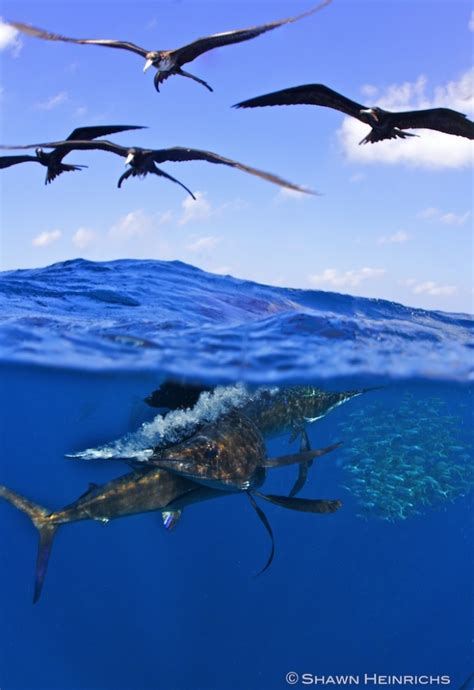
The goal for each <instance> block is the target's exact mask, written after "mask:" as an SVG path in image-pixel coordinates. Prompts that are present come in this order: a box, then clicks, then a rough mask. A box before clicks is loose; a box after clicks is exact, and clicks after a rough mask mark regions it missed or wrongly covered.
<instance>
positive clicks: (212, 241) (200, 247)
mask: <svg viewBox="0 0 474 690" xmlns="http://www.w3.org/2000/svg"><path fill="white" fill-rule="evenodd" d="M221 241H222V238H221V237H217V236H216V235H208V236H207V237H198V238H197V239H195V240H193V241H192V242H190V243H189V244H187V245H186V249H187V250H188V251H190V252H196V253H199V252H203V251H211V250H212V249H215V248H216V247H217V245H218V244H219V242H221Z"/></svg>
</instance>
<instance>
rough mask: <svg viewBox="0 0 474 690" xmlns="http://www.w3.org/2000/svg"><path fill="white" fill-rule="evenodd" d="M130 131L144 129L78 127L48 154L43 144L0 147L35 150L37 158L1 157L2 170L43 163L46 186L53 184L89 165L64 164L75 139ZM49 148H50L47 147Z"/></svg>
mask: <svg viewBox="0 0 474 690" xmlns="http://www.w3.org/2000/svg"><path fill="white" fill-rule="evenodd" d="M129 129H143V127H139V126H135V125H99V126H97V127H77V128H76V129H75V130H73V131H72V132H71V134H70V135H69V136H68V138H67V139H65V140H64V141H61V142H58V144H57V146H55V147H54V149H53V151H50V152H49V153H46V152H45V151H43V147H42V146H41V144H38V145H36V144H33V145H31V146H30V145H28V146H0V148H9V149H13V148H14V149H28V148H35V149H36V151H35V153H36V155H35V156H28V155H24V156H2V157H0V168H9V167H10V166H12V165H17V163H26V162H28V161H33V162H35V163H41V165H44V166H45V167H46V168H47V169H48V171H47V173H46V179H45V182H44V183H45V184H49V183H50V182H52V181H53V180H54V179H55V178H56V177H58V175H61V173H63V172H70V171H71V170H81V168H87V165H68V164H67V163H63V162H62V161H63V158H64V157H65V156H67V154H68V153H70V152H71V151H72V150H73V148H74V147H73V146H72V143H71V142H72V141H73V140H75V139H83V140H88V141H90V140H92V139H95V138H96V137H104V136H106V135H107V134H115V133H117V132H125V131H126V130H129ZM45 148H49V147H45Z"/></svg>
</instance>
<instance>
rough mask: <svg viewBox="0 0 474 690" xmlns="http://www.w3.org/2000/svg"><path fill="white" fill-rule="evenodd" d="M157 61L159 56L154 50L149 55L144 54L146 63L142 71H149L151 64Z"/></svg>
mask: <svg viewBox="0 0 474 690" xmlns="http://www.w3.org/2000/svg"><path fill="white" fill-rule="evenodd" d="M159 59H160V54H159V53H158V52H157V51H156V50H151V51H150V52H149V53H147V54H146V62H145V67H144V68H143V71H144V72H146V71H147V69H149V68H150V67H151V66H152V65H153V63H154V62H156V61H157V60H159Z"/></svg>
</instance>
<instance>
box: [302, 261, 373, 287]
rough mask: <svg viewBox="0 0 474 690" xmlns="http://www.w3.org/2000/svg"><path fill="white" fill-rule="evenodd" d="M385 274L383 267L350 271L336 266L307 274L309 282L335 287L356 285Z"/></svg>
mask: <svg viewBox="0 0 474 690" xmlns="http://www.w3.org/2000/svg"><path fill="white" fill-rule="evenodd" d="M384 274H385V269H383V268H369V267H367V266H366V267H364V268H359V269H352V270H350V271H338V270H337V269H336V268H326V269H325V270H324V271H323V272H322V273H319V274H314V275H311V276H309V282H310V283H311V284H312V285H316V286H322V285H326V286H330V287H335V288H341V287H356V286H358V285H360V284H361V283H362V282H364V281H366V280H372V279H374V278H380V277H381V276H383V275H384Z"/></svg>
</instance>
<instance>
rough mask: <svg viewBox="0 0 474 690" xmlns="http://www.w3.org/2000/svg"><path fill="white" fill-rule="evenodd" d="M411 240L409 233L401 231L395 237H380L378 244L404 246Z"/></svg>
mask: <svg viewBox="0 0 474 690" xmlns="http://www.w3.org/2000/svg"><path fill="white" fill-rule="evenodd" d="M409 239H410V235H409V234H408V233H407V232H405V231H404V230H399V231H398V232H395V233H394V234H393V235H383V236H382V237H379V238H378V240H377V242H378V244H403V243H404V242H408V240H409Z"/></svg>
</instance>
